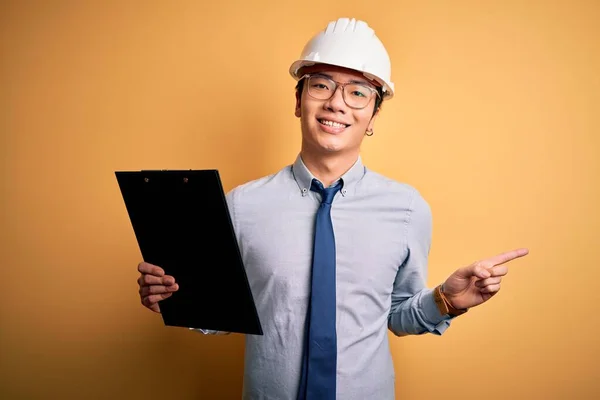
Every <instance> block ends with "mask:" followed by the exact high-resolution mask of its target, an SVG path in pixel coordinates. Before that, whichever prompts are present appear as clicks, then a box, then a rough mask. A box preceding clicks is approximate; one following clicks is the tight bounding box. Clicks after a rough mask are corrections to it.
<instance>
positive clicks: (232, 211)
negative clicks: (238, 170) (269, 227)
mask: <svg viewBox="0 0 600 400" xmlns="http://www.w3.org/2000/svg"><path fill="white" fill-rule="evenodd" d="M233 197H234V191H233V190H232V191H230V192H228V193H227V195H226V196H225V198H226V200H227V207H228V209H229V216H230V217H231V222H232V224H233V227H234V230H236V231H237V225H236V220H235V209H234V201H233ZM189 329H190V330H192V331H196V332H199V333H202V334H204V335H229V334H230V333H231V332H224V331H215V330H212V329H201V328H189Z"/></svg>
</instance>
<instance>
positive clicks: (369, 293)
mask: <svg viewBox="0 0 600 400" xmlns="http://www.w3.org/2000/svg"><path fill="white" fill-rule="evenodd" d="M313 178H314V176H313V175H312V174H311V173H310V172H309V170H308V169H307V168H306V166H305V165H304V163H303V162H302V159H301V157H300V156H298V158H297V159H296V161H295V163H294V164H293V165H291V166H288V167H286V168H284V169H282V170H280V171H279V172H277V173H275V174H273V175H270V176H267V177H264V178H260V179H257V180H254V181H251V182H248V183H246V184H243V185H241V186H238V187H236V188H235V189H233V190H232V191H230V192H229V193H228V194H227V202H228V205H229V208H230V212H231V217H232V221H233V224H234V229H235V231H236V235H237V238H238V243H239V246H240V251H241V254H242V258H243V261H244V264H245V267H246V271H247V275H248V279H249V282H250V287H251V290H252V293H253V296H254V299H255V302H256V306H257V310H258V314H259V317H260V320H261V324H262V326H263V330H264V335H263V336H253V335H247V336H246V351H245V371H244V387H243V398H244V399H246V400H294V399H295V397H296V394H297V391H298V385H299V379H300V373H301V369H300V368H301V361H302V344H303V334H304V332H305V330H304V323H305V319H306V311H307V302H308V299H309V296H310V270H311V259H312V258H311V257H312V246H313V233H314V224H315V216H316V212H317V209H318V207H319V204H320V198H319V195H318V194H316V193H314V192H312V191H311V190H310V185H311V181H312V179H313ZM341 179H342V180H343V189H342V190H341V191H340V192H338V194H337V195H336V196H335V198H334V200H333V205H332V210H331V218H332V221H333V228H334V232H335V242H336V274H337V276H336V279H337V282H336V290H337V301H336V304H337V315H336V319H337V320H336V326H337V343H338V363H337V398H338V399H340V400H365V399H373V400H390V399H394V379H395V378H394V368H393V363H392V357H391V353H390V349H389V343H388V336H387V330H388V328H389V329H390V330H391V331H392V332H394V333H395V334H396V335H399V336H402V335H416V334H423V333H434V334H438V335H439V334H442V333H443V332H444V331H445V330H446V329H447V328H448V326H449V324H450V320H451V318H450V317H449V316H442V315H440V313H439V311H438V309H437V306H436V305H435V302H434V298H433V290H432V289H428V288H427V287H426V280H427V259H428V253H429V248H430V243H431V211H430V208H429V206H428V204H427V203H426V201H425V200H424V199H423V198H422V197H421V195H420V194H419V193H418V192H417V191H416V190H415V189H414V188H412V187H411V186H409V185H406V184H402V183H398V182H396V181H393V180H391V179H389V178H386V177H384V176H382V175H380V174H377V173H375V172H372V171H370V170H368V169H367V168H365V166H364V165H363V163H362V161H361V159H360V157H359V158H358V160H357V161H356V163H355V164H354V165H353V166H352V168H351V169H350V170H348V171H347V172H346V173H345V174H344V175H343V176H342V177H341Z"/></svg>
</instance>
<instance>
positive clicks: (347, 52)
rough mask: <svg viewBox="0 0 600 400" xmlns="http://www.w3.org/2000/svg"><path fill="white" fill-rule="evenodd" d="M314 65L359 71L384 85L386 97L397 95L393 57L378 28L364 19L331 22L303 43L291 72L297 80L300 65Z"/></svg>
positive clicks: (343, 19) (341, 19)
mask: <svg viewBox="0 0 600 400" xmlns="http://www.w3.org/2000/svg"><path fill="white" fill-rule="evenodd" d="M315 64H330V65H335V66H339V67H345V68H350V69H353V70H356V71H360V72H362V73H363V75H364V76H365V77H366V78H368V79H372V80H375V81H377V82H378V83H379V84H381V86H382V88H383V96H384V98H387V99H391V98H392V97H393V96H394V83H393V82H392V81H391V69H392V68H391V64H390V57H389V55H388V53H387V51H386V50H385V47H383V43H381V41H380V40H379V38H378V37H377V36H376V35H375V31H374V30H373V29H372V28H371V27H369V25H367V23H366V22H364V21H357V20H356V19H354V18H352V19H349V18H340V19H338V20H337V21H331V22H330V23H329V24H328V25H327V28H325V30H323V31H321V32H319V33H317V34H316V35H315V36H314V37H313V38H312V39H311V40H310V41H309V42H308V43H307V44H306V46H304V49H303V50H302V53H301V55H300V58H299V59H298V60H297V61H295V62H294V63H293V64H292V65H291V67H290V74H291V75H292V76H293V77H294V79H296V80H298V79H300V78H301V76H299V75H298V74H299V70H300V68H302V67H305V66H310V65H315Z"/></svg>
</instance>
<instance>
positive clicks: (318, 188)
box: [310, 179, 342, 204]
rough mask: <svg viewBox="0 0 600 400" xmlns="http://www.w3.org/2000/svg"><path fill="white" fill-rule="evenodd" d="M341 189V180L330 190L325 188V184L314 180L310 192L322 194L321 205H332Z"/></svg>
mask: <svg viewBox="0 0 600 400" xmlns="http://www.w3.org/2000/svg"><path fill="white" fill-rule="evenodd" d="M341 188H342V180H341V179H340V180H339V181H338V183H336V184H335V185H334V186H331V187H328V188H324V187H323V184H322V183H321V182H319V181H318V180H316V179H313V180H312V183H311V185H310V190H312V191H313V192H317V193H320V194H321V204H323V203H324V204H331V203H332V202H333V197H334V196H335V194H336V193H337V192H338V191H339V190H340V189H341Z"/></svg>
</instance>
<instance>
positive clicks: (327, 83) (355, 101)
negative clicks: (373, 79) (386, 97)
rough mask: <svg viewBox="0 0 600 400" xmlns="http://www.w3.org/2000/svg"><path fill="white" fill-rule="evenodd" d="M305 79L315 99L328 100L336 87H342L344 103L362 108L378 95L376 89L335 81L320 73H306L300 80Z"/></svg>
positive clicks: (310, 93) (355, 107)
mask: <svg viewBox="0 0 600 400" xmlns="http://www.w3.org/2000/svg"><path fill="white" fill-rule="evenodd" d="M304 78H308V79H307V80H306V84H307V90H308V94H309V95H310V97H312V98H314V99H317V100H329V99H330V98H332V97H333V95H334V94H335V92H336V90H337V88H338V87H341V88H342V98H343V99H344V102H345V103H346V105H347V106H348V107H350V108H354V109H358V110H360V109H362V108H365V107H366V106H368V105H369V103H370V102H371V99H373V97H375V95H377V96H380V95H379V92H378V91H377V89H374V88H372V87H370V86H367V85H365V84H363V83H357V82H346V83H340V82H336V81H334V80H333V79H331V78H328V77H327V76H324V75H320V74H314V75H311V74H306V75H304V76H303V77H302V78H300V80H302V79H304Z"/></svg>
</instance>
